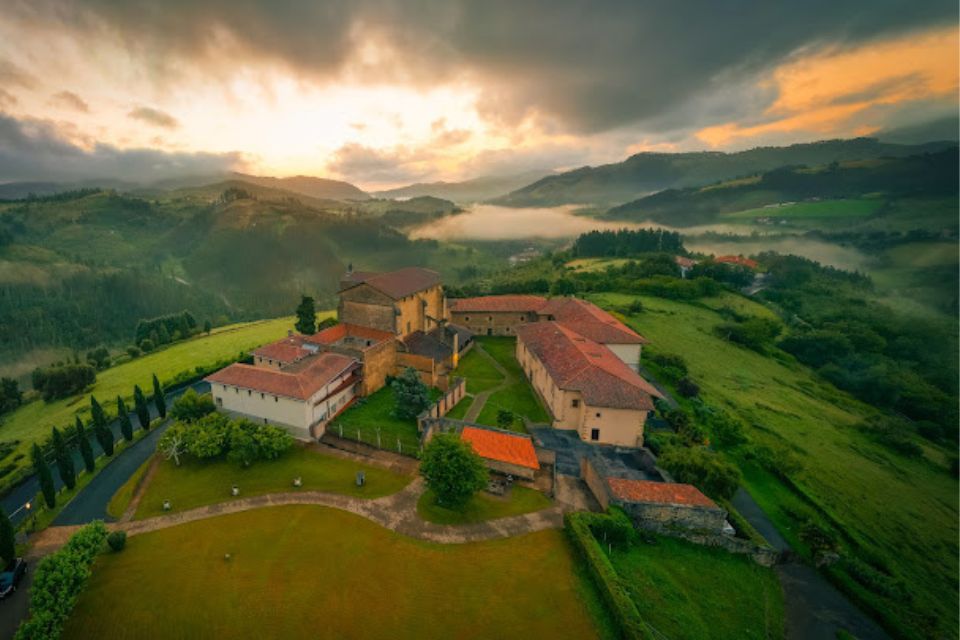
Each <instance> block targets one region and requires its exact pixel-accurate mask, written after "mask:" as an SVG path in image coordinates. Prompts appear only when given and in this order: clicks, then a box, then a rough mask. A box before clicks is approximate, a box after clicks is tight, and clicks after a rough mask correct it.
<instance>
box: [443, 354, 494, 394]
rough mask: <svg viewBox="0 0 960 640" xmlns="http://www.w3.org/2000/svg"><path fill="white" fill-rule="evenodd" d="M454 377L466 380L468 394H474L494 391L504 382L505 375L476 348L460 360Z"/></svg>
mask: <svg viewBox="0 0 960 640" xmlns="http://www.w3.org/2000/svg"><path fill="white" fill-rule="evenodd" d="M453 375H455V376H458V377H460V378H466V380H467V392H468V393H473V394H477V393H480V392H481V391H487V390H488V389H493V388H494V387H496V386H497V385H498V384H500V383H501V382H503V375H501V373H500V372H499V371H497V369H496V367H494V366H493V364H492V363H491V362H490V359H489V358H487V357H486V356H485V355H484V354H483V353H480V351H479V350H478V349H476V348H474V349H471V350H470V352H469V353H467V355H465V356H464V357H463V358H462V359H461V360H460V363H459V364H458V365H457V368H456V369H454V371H453Z"/></svg>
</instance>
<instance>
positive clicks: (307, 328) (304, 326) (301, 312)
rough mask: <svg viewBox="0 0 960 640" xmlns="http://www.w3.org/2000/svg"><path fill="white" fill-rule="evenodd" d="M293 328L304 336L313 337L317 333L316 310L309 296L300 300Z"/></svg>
mask: <svg viewBox="0 0 960 640" xmlns="http://www.w3.org/2000/svg"><path fill="white" fill-rule="evenodd" d="M294 328H295V329H296V330H297V331H299V332H300V333H302V334H304V335H313V334H314V333H316V332H317V310H316V308H315V307H314V306H313V298H311V297H310V296H303V297H302V298H301V300H300V304H299V305H298V306H297V323H296V325H294Z"/></svg>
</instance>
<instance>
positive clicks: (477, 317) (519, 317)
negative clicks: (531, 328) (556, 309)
mask: <svg viewBox="0 0 960 640" xmlns="http://www.w3.org/2000/svg"><path fill="white" fill-rule="evenodd" d="M536 321H537V314H536V313H528V312H523V311H510V312H506V311H465V312H462V311H451V312H450V322H452V323H453V324H457V325H460V326H461V327H466V328H467V329H470V331H472V332H474V333H475V334H477V335H479V336H488V335H489V336H513V335H516V333H517V327H519V326H521V325H524V324H528V323H530V322H536Z"/></svg>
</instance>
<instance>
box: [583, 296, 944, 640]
mask: <svg viewBox="0 0 960 640" xmlns="http://www.w3.org/2000/svg"><path fill="white" fill-rule="evenodd" d="M593 299H594V300H595V301H596V302H597V303H598V304H600V305H601V306H605V307H617V308H624V307H625V306H626V305H627V304H629V302H630V301H632V300H633V299H634V297H633V296H627V295H621V294H597V295H595V296H593ZM641 300H642V303H643V307H644V311H643V312H642V313H639V314H636V315H633V316H630V317H628V318H627V321H628V322H629V324H630V325H631V326H633V327H634V328H635V329H637V330H638V331H639V332H640V333H642V334H643V335H644V336H646V337H647V338H648V339H649V340H650V341H651V344H650V346H649V348H648V349H647V350H646V351H645V354H646V355H645V358H648V357H649V355H650V354H651V353H674V354H679V355H681V356H683V358H684V359H685V360H686V362H687V364H688V366H689V369H690V375H691V378H692V379H693V380H694V381H695V382H696V383H697V384H698V385H700V388H701V396H702V397H703V398H704V400H705V401H706V402H707V403H709V404H711V405H715V406H720V407H724V408H726V409H728V410H730V411H731V412H732V413H734V414H735V415H737V416H739V417H740V418H741V419H742V420H743V422H744V423H745V424H746V425H747V426H748V428H747V434H748V436H749V439H750V441H751V442H752V443H755V444H760V445H765V446H768V447H772V448H776V449H786V450H787V451H789V452H790V454H792V457H793V458H794V459H795V460H796V462H797V463H798V464H797V469H796V470H795V471H793V470H791V472H790V473H789V481H786V482H785V481H781V480H780V479H778V478H776V477H774V476H773V475H771V474H770V473H768V472H767V471H765V470H763V469H762V468H760V467H759V466H758V465H757V464H756V463H755V462H754V461H753V460H752V459H751V457H750V455H749V449H748V447H741V448H740V449H739V450H736V451H734V452H733V454H732V455H733V456H734V458H735V460H736V461H737V462H738V463H739V464H740V466H741V468H742V470H743V471H744V480H745V484H746V487H747V489H748V490H749V491H750V493H751V494H752V495H753V497H754V498H755V499H756V500H757V501H758V502H759V503H760V504H761V506H763V508H764V510H765V511H766V512H767V513H768V515H769V516H770V517H771V518H772V519H773V520H774V522H775V523H776V524H777V527H778V529H779V530H780V532H781V533H782V534H783V535H784V537H786V538H787V539H788V540H789V541H790V543H791V544H792V545H793V546H794V547H795V548H797V549H799V550H800V551H801V552H802V553H807V554H808V553H809V552H808V551H807V547H806V545H805V543H804V541H803V540H802V539H801V536H800V535H799V534H800V531H801V529H802V527H803V525H804V524H805V523H806V522H808V521H812V522H815V523H817V524H818V525H820V526H822V527H823V528H825V529H826V530H828V531H831V532H834V534H835V535H837V536H839V538H840V540H841V546H842V547H843V549H844V551H843V553H844V554H848V555H852V556H854V557H856V558H857V559H858V560H859V562H861V563H863V564H865V565H867V566H868V567H869V568H872V569H873V571H874V572H876V573H879V574H881V575H882V576H884V577H881V578H877V577H876V576H874V575H873V574H872V573H870V571H869V569H861V570H860V575H859V580H858V579H857V578H855V577H854V576H852V575H851V572H850V571H848V570H845V569H844V567H845V566H846V565H845V564H840V565H837V566H836V567H835V568H834V569H832V570H831V571H832V573H833V577H834V578H835V579H836V580H837V581H839V582H840V583H842V584H843V585H844V586H845V587H846V589H847V590H848V591H849V592H851V593H853V594H854V595H855V596H856V597H857V598H858V599H859V600H860V601H861V602H863V603H864V604H865V605H866V606H867V607H868V608H870V609H872V610H873V611H874V613H875V614H876V615H878V617H880V618H881V619H882V620H884V622H885V623H886V625H887V626H888V627H889V628H892V629H895V630H896V631H897V633H898V634H899V635H902V636H903V637H909V638H922V637H948V638H949V637H956V635H957V609H956V606H955V605H956V602H957V579H956V576H957V570H958V559H957V546H956V541H957V535H958V526H957V517H958V505H957V480H956V478H955V476H954V475H952V473H951V471H950V469H949V460H948V456H947V451H946V450H945V449H940V448H935V447H933V446H932V445H924V457H923V458H922V459H909V458H905V457H901V456H899V455H897V454H895V453H892V452H891V451H890V450H889V449H885V448H883V447H881V446H879V445H878V444H876V443H875V442H873V441H871V440H869V439H868V438H867V437H866V436H865V435H864V434H863V433H862V432H861V431H859V430H858V429H856V428H855V425H856V424H858V423H860V422H861V421H862V420H864V419H865V418H866V417H868V416H870V415H873V414H874V413H875V410H874V409H872V408H871V407H868V406H866V405H864V404H862V403H861V402H858V401H857V400H855V399H853V398H852V397H850V396H849V395H847V394H846V393H842V392H840V391H838V390H836V389H835V388H834V387H833V386H831V385H830V384H828V383H826V382H824V381H822V380H820V379H818V378H817V377H816V376H815V375H814V374H813V373H812V372H811V371H810V370H809V369H807V368H806V367H804V366H802V365H799V364H797V363H796V362H794V361H793V359H792V358H790V357H789V356H787V355H786V354H781V356H779V357H773V356H766V355H761V354H759V353H756V352H754V351H750V350H747V349H743V348H740V347H738V346H736V345H734V344H731V343H729V342H727V341H724V340H722V339H720V338H718V337H717V336H716V335H715V334H714V332H713V328H714V327H715V326H716V325H718V324H720V323H721V322H723V321H724V318H723V317H722V316H721V315H720V314H719V313H717V312H716V311H715V310H714V309H717V308H720V307H722V306H727V307H732V308H734V309H735V310H736V311H737V312H738V313H747V314H751V315H757V316H765V315H769V314H770V311H769V310H768V309H766V308H765V307H763V306H760V305H758V304H756V303H754V302H752V301H750V300H747V299H746V298H743V297H741V296H737V295H734V294H725V295H724V296H722V297H718V298H714V299H706V301H705V304H697V303H692V304H687V303H682V302H676V301H670V300H664V299H660V298H649V297H643V298H642V299H641ZM711 307H713V308H711ZM857 566H858V567H859V566H860V565H857ZM865 575H866V578H865V577H864V576H865ZM864 582H866V583H869V584H872V585H873V588H868V587H866V586H865V585H864Z"/></svg>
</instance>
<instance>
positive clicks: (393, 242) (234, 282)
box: [0, 181, 480, 358]
mask: <svg viewBox="0 0 960 640" xmlns="http://www.w3.org/2000/svg"><path fill="white" fill-rule="evenodd" d="M326 204H328V201H323V200H317V199H313V198H309V197H306V196H301V195H298V194H293V193H291V192H289V191H282V190H277V189H274V188H272V187H263V186H258V185H251V184H249V183H245V182H241V181H229V182H224V183H217V184H214V185H208V186H205V187H190V188H184V189H179V190H175V191H172V192H167V193H163V194H154V195H151V196H149V197H147V196H142V197H141V196H135V195H125V194H120V193H116V192H113V191H101V190H88V191H81V192H76V193H74V194H61V195H58V196H52V197H49V198H35V199H31V200H24V201H16V202H7V203H0V326H2V327H4V329H5V330H4V331H3V332H2V333H0V352H2V353H4V354H6V355H7V357H8V358H9V357H11V356H12V357H16V355H17V354H22V353H25V352H28V351H33V350H35V349H38V348H42V347H48V346H52V347H61V346H68V347H70V348H75V349H83V348H87V347H90V346H95V345H98V344H101V343H108V344H116V345H118V346H123V345H125V344H128V343H129V341H130V339H131V337H132V332H133V328H134V326H135V324H136V322H137V320H138V319H140V318H144V317H154V316H158V315H162V314H164V313H170V312H176V311H180V310H182V309H188V310H190V311H191V312H192V313H193V315H194V316H195V317H196V318H198V319H199V320H200V321H201V322H202V321H203V320H205V319H212V320H214V323H215V324H222V323H223V322H226V321H228V320H248V319H256V318H263V317H271V316H277V315H281V314H284V313H289V312H290V310H291V309H292V308H293V306H294V305H295V304H296V301H297V300H298V299H299V296H300V295H301V294H303V293H307V294H310V295H313V296H314V297H315V298H317V300H318V304H319V305H320V306H332V305H333V304H334V298H335V293H336V289H337V285H338V281H339V278H340V276H341V275H342V274H343V272H344V271H345V270H346V267H347V264H348V263H353V264H354V265H355V266H357V267H358V268H360V267H362V268H364V269H371V270H377V269H390V268H397V267H400V266H408V265H419V266H425V267H430V268H434V269H437V270H439V271H441V273H442V274H443V276H444V279H445V281H447V282H454V283H455V282H456V281H457V278H458V276H457V274H458V272H459V270H461V269H463V268H464V267H465V266H467V265H470V264H475V263H476V262H477V261H478V260H479V259H480V258H479V256H478V255H477V252H478V249H476V248H468V247H464V246H460V245H454V244H444V245H441V244H440V243H438V242H437V241H435V240H420V241H413V240H410V239H408V238H407V237H406V236H405V235H403V234H402V233H401V232H399V231H397V230H396V229H394V228H393V227H392V226H391V224H390V223H391V221H392V220H391V216H399V217H400V218H402V217H404V216H408V215H413V216H415V217H416V216H421V215H437V214H442V213H443V212H445V211H450V210H451V208H452V207H453V205H452V203H448V202H445V201H439V200H435V199H422V200H421V199H418V201H417V202H413V203H412V204H404V203H390V202H380V203H379V205H380V206H382V207H383V209H384V210H383V211H381V212H378V213H373V212H367V213H364V211H363V210H359V209H357V206H356V205H351V204H349V203H347V204H345V203H341V202H334V201H329V204H330V206H324V205H326ZM410 209H413V211H412V212H410V211H408V210H410Z"/></svg>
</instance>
